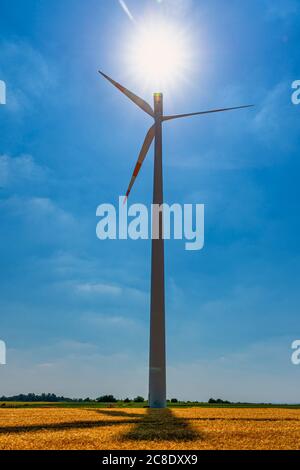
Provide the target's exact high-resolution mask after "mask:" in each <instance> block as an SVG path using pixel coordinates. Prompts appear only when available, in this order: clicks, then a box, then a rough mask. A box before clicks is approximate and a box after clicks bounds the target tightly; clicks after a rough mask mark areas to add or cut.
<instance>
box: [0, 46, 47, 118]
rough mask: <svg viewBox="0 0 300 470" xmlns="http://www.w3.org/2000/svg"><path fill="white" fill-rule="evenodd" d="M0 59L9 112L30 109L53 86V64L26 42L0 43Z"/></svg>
mask: <svg viewBox="0 0 300 470" xmlns="http://www.w3.org/2000/svg"><path fill="white" fill-rule="evenodd" d="M0 57H1V64H0V76H1V78H3V77H4V78H5V81H6V84H7V109H8V110H9V111H12V112H20V111H23V110H24V109H26V108H31V107H32V106H33V105H34V101H35V100H38V99H40V98H41V97H42V96H43V94H44V93H45V92H46V90H49V89H50V88H51V87H53V86H54V85H55V83H56V77H55V72H54V68H53V65H52V64H51V63H50V61H49V60H46V59H45V58H44V57H43V56H42V54H41V53H40V52H39V51H38V50H37V49H35V48H33V47H32V46H31V44H29V43H27V42H24V41H15V42H12V41H1V42H0Z"/></svg>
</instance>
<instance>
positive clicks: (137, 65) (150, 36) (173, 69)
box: [126, 20, 190, 92]
mask: <svg viewBox="0 0 300 470" xmlns="http://www.w3.org/2000/svg"><path fill="white" fill-rule="evenodd" d="M189 50H190V47H189V40H188V35H187V34H186V33H185V31H184V30H183V29H181V28H179V27H178V25H175V24H171V23H168V22H167V21H162V20H152V21H148V22H144V23H143V24H142V25H139V26H137V27H136V29H135V31H134V33H133V34H132V37H131V41H130V44H129V47H128V53H127V58H126V60H127V63H128V65H129V68H130V73H131V74H132V75H134V77H135V78H136V80H138V81H139V82H142V84H143V85H144V86H145V87H147V88H151V89H152V91H156V92H163V91H164V90H165V89H166V88H169V87H173V86H175V85H176V84H177V83H178V82H179V80H180V79H181V77H182V76H183V75H184V74H185V73H186V71H187V69H188V67H189V62H190V55H189Z"/></svg>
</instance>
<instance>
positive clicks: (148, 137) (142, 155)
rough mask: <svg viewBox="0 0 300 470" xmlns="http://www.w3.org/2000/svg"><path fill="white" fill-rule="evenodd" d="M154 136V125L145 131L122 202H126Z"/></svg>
mask: <svg viewBox="0 0 300 470" xmlns="http://www.w3.org/2000/svg"><path fill="white" fill-rule="evenodd" d="M154 136H155V125H154V126H152V127H150V129H149V131H148V132H147V135H146V138H145V140H144V143H143V146H142V149H141V151H140V154H139V158H138V161H137V164H136V165H135V169H134V171H133V174H132V177H131V181H130V184H129V186H128V190H127V193H126V196H125V200H124V203H125V202H126V200H127V199H128V196H129V194H130V192H131V190H132V187H133V185H134V182H135V180H136V178H137V176H138V174H139V172H140V169H141V167H142V165H143V163H144V160H145V158H146V156H147V153H148V151H149V149H150V146H151V144H152V141H153V139H154Z"/></svg>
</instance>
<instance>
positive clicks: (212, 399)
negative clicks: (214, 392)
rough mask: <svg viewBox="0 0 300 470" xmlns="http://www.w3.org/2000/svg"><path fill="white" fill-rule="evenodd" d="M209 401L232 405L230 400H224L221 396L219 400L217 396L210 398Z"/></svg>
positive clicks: (216, 403)
mask: <svg viewBox="0 0 300 470" xmlns="http://www.w3.org/2000/svg"><path fill="white" fill-rule="evenodd" d="M208 403H210V404H211V405H230V404H231V402H230V401H228V400H222V399H221V398H217V400H215V398H210V399H209V400H208Z"/></svg>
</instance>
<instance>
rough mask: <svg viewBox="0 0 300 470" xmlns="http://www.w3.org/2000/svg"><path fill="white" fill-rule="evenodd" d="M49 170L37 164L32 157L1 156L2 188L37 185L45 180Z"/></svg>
mask: <svg viewBox="0 0 300 470" xmlns="http://www.w3.org/2000/svg"><path fill="white" fill-rule="evenodd" d="M47 173H48V170H47V169H45V168H43V167H41V166H39V165H38V164H37V163H35V161H34V159H33V157H32V156H31V155H20V156H18V157H11V156H9V155H0V186H2V187H11V186H13V185H15V184H19V183H23V182H30V183H36V182H41V181H44V180H45V177H46V175H47Z"/></svg>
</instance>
